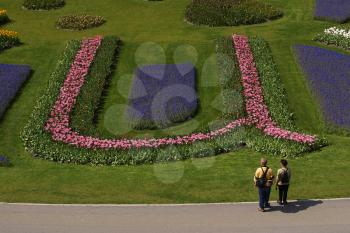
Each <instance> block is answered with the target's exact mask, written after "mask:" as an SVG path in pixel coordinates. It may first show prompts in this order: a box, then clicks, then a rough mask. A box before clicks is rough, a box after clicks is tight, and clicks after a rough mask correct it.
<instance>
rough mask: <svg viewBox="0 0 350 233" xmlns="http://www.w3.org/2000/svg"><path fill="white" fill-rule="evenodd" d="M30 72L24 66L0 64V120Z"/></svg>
mask: <svg viewBox="0 0 350 233" xmlns="http://www.w3.org/2000/svg"><path fill="white" fill-rule="evenodd" d="M30 72H31V69H30V67H29V66H26V65H7V64H0V118H1V117H2V115H3V114H4V113H5V110H6V109H7V107H8V106H9V105H10V103H11V101H12V99H13V98H14V97H15V96H16V93H17V92H18V91H19V89H20V88H21V86H22V85H23V83H24V82H25V80H26V79H27V78H28V76H29V74H30Z"/></svg>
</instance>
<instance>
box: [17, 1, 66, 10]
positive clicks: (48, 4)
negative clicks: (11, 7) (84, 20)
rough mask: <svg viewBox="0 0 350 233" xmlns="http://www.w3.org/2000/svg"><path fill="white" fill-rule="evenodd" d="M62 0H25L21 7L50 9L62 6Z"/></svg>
mask: <svg viewBox="0 0 350 233" xmlns="http://www.w3.org/2000/svg"><path fill="white" fill-rule="evenodd" d="M64 4H65V1H64V0H25V1H24V3H23V7H24V8H26V9H29V10H51V9H56V8H60V7H63V6H64Z"/></svg>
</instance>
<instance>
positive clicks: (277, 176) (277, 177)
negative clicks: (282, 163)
mask: <svg viewBox="0 0 350 233" xmlns="http://www.w3.org/2000/svg"><path fill="white" fill-rule="evenodd" d="M281 172H282V170H281V169H278V171H277V175H276V184H278V182H280V176H281Z"/></svg>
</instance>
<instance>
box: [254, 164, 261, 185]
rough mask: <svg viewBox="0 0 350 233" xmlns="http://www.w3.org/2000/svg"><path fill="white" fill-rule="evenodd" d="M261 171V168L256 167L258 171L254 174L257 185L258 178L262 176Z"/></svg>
mask: <svg viewBox="0 0 350 233" xmlns="http://www.w3.org/2000/svg"><path fill="white" fill-rule="evenodd" d="M260 171H261V169H260V168H258V169H256V171H255V174H254V185H256V178H260V177H261V174H260Z"/></svg>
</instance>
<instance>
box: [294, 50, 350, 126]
mask: <svg viewBox="0 0 350 233" xmlns="http://www.w3.org/2000/svg"><path fill="white" fill-rule="evenodd" d="M295 50H296V53H297V58H298V60H299V63H300V65H301V67H302V69H303V70H304V72H305V74H306V77H307V79H308V80H309V83H310V86H311V89H312V91H313V92H314V93H315V95H316V97H317V98H318V99H319V101H320V104H321V108H322V111H323V113H324V116H325V119H326V121H328V122H329V123H331V125H333V126H336V128H343V129H344V128H345V129H350V56H348V55H344V54H340V53H337V52H334V51H331V50H327V49H322V48H318V47H313V46H305V45H296V46H295Z"/></svg>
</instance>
